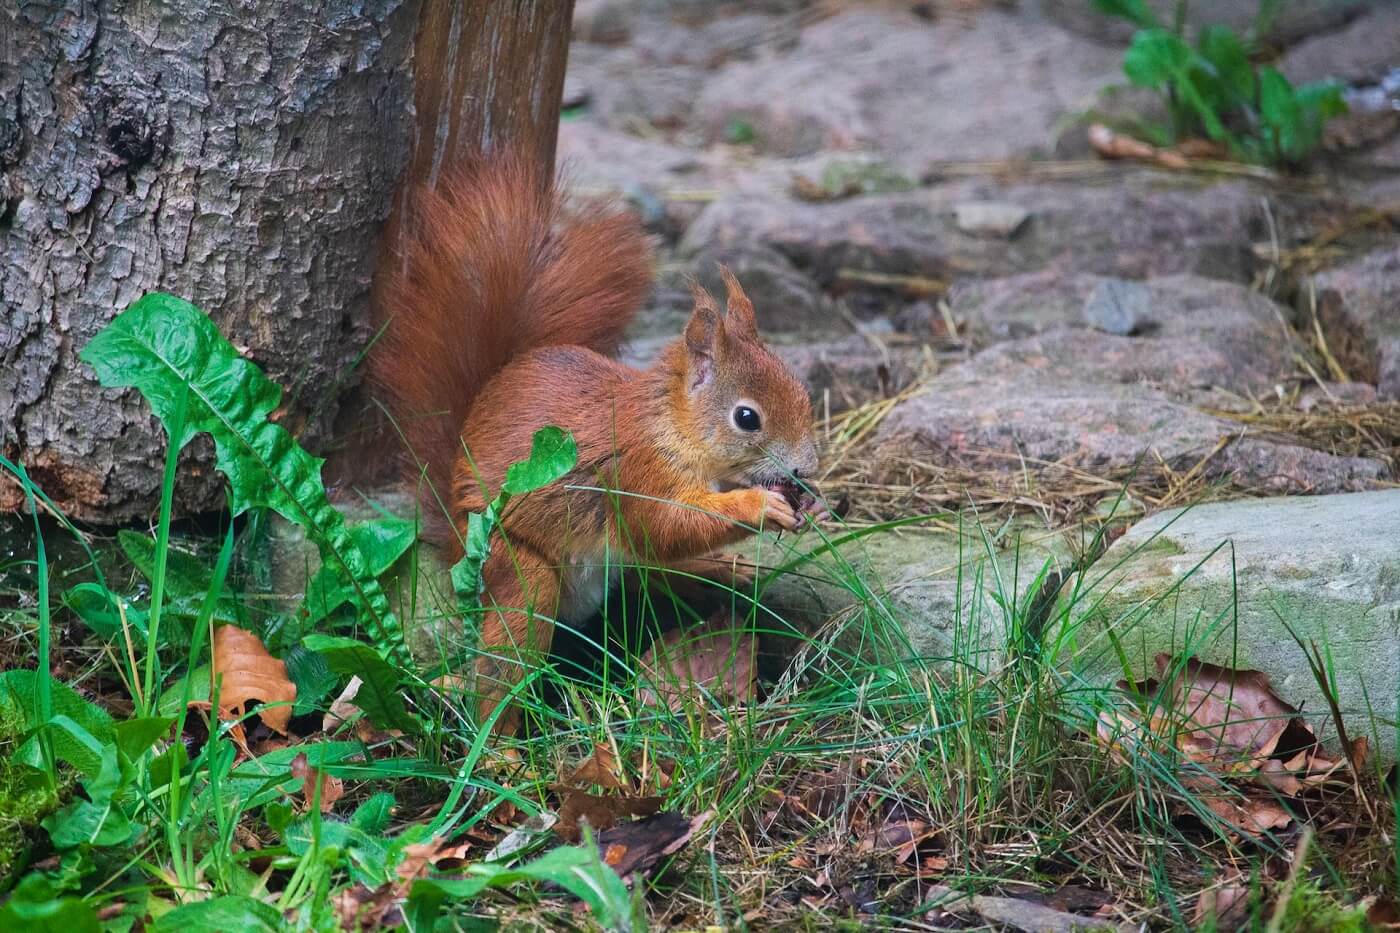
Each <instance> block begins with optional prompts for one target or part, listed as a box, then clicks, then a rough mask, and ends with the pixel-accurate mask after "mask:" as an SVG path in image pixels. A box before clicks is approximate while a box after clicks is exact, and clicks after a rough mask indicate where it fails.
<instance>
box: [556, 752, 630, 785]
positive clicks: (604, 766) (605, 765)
mask: <svg viewBox="0 0 1400 933" xmlns="http://www.w3.org/2000/svg"><path fill="white" fill-rule="evenodd" d="M621 775H622V768H621V766H620V765H619V764H618V761H617V755H615V754H613V750H612V748H610V747H609V746H608V745H606V744H603V743H601V742H599V743H597V744H595V745H594V746H593V754H592V755H590V756H589V757H588V760H587V761H585V762H583V763H582V764H580V765H579V766H578V767H577V768H575V769H574V773H573V774H571V775H570V776H569V781H568V783H570V784H597V785H598V786H599V787H607V788H611V789H613V790H617V789H620V788H625V787H626V786H627V782H626V781H625V780H624V779H623V778H622V777H621Z"/></svg>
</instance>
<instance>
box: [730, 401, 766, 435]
mask: <svg viewBox="0 0 1400 933" xmlns="http://www.w3.org/2000/svg"><path fill="white" fill-rule="evenodd" d="M762 426H763V424H762V422H761V421H760V420H759V417H758V412H756V411H754V410H753V409H752V408H750V407H749V406H747V405H740V406H739V407H738V408H736V409H734V427H736V428H738V429H739V430H740V431H757V430H758V429H759V428H760V427H762Z"/></svg>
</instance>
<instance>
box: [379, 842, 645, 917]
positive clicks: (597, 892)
mask: <svg viewBox="0 0 1400 933" xmlns="http://www.w3.org/2000/svg"><path fill="white" fill-rule="evenodd" d="M467 874H468V877H465V878H424V879H420V880H418V881H415V882H414V883H413V887H412V888H411V889H410V890H409V895H408V904H407V905H406V908H405V913H406V914H407V915H408V916H409V917H410V918H412V920H413V921H414V924H413V925H414V928H415V929H424V930H431V929H432V928H433V921H434V920H435V919H436V917H437V915H438V912H439V911H440V910H441V908H442V905H443V904H444V903H445V902H446V901H449V900H469V899H471V898H474V897H476V896H477V895H478V894H480V893H481V892H482V891H484V890H486V889H487V888H493V887H497V888H499V887H509V886H512V885H516V884H519V883H521V882H523V881H534V882H548V883H552V884H556V885H558V886H559V887H561V888H563V889H564V890H566V891H568V892H569V893H570V894H573V895H574V896H575V897H578V898H579V899H580V900H582V901H583V902H584V903H585V904H587V905H588V906H589V907H590V908H591V909H592V910H593V919H594V920H595V921H596V922H597V923H598V924H599V925H600V926H602V927H603V928H605V929H608V930H621V931H626V930H631V929H632V902H631V898H630V897H629V896H628V894H627V885H626V884H624V883H623V881H622V879H621V878H619V877H618V876H617V873H616V872H614V871H613V870H612V869H611V868H609V867H608V866H607V865H605V864H603V860H602V859H601V858H599V856H598V851H597V849H596V848H594V847H592V846H587V847H585V846H561V847H560V848H557V849H554V850H553V851H551V852H548V853H546V854H545V855H543V856H541V857H540V858H538V859H536V860H535V861H533V862H530V863H528V864H525V865H521V866H519V867H516V868H506V867H504V866H501V865H494V864H489V863H479V864H476V865H471V866H469V867H468V868H467Z"/></svg>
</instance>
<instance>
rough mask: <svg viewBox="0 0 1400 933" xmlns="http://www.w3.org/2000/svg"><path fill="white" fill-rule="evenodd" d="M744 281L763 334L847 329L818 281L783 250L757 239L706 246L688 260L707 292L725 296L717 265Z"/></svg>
mask: <svg viewBox="0 0 1400 933" xmlns="http://www.w3.org/2000/svg"><path fill="white" fill-rule="evenodd" d="M721 265H723V266H727V267H728V268H729V271H730V272H732V273H734V275H735V276H736V277H737V278H738V279H739V282H740V284H742V285H743V286H744V293H745V294H747V295H748V296H749V300H750V301H752V302H753V306H754V313H755V314H756V315H757V316H758V326H759V329H760V330H762V331H763V332H764V333H765V334H770V333H784V332H800V333H805V334H807V335H809V336H812V335H818V334H821V333H823V332H826V333H830V332H832V331H835V330H841V331H848V330H849V329H850V327H849V325H847V324H846V323H845V322H844V321H843V320H842V319H841V318H840V317H838V316H837V315H836V314H835V312H834V311H833V309H832V308H831V306H830V303H829V302H827V301H826V299H825V298H824V297H823V296H822V294H821V291H820V290H819V289H818V288H817V284H816V283H815V282H813V281H812V280H811V279H810V278H808V277H807V276H806V275H804V274H803V273H802V272H799V271H798V270H797V268H796V267H795V266H794V265H793V264H792V262H791V261H790V260H789V259H788V258H787V257H786V256H784V255H783V254H782V253H780V252H778V251H777V250H775V249H772V248H770V247H766V246H762V245H760V244H756V243H749V244H743V245H739V244H736V245H734V246H725V247H715V248H713V249H708V250H705V251H704V252H702V253H700V254H699V255H698V256H696V257H695V259H694V261H693V262H692V263H691V267H692V269H693V270H694V274H695V277H696V278H697V279H698V280H699V282H700V284H701V285H703V286H704V287H705V288H707V289H708V290H709V291H710V293H711V294H713V295H716V296H723V295H724V293H725V291H724V282H723V281H722V280H721V279H720V275H719V269H720V266H721Z"/></svg>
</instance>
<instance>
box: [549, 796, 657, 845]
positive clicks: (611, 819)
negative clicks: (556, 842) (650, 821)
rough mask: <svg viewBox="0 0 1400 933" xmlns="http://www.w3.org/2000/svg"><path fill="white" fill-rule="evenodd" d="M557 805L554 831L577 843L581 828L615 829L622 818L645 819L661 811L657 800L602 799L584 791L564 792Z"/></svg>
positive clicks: (595, 829) (563, 837) (635, 798)
mask: <svg viewBox="0 0 1400 933" xmlns="http://www.w3.org/2000/svg"><path fill="white" fill-rule="evenodd" d="M564 793H565V796H564V802H563V803H562V804H560V806H559V822H558V823H556V824H555V825H554V831H555V832H556V833H558V834H559V836H560V838H562V839H564V840H565V841H566V842H570V843H573V842H578V840H579V839H580V837H581V836H582V832H581V829H580V827H581V825H582V824H583V823H587V824H588V825H589V827H590V828H591V829H592V830H593V831H594V832H595V833H599V832H601V831H603V830H605V829H610V828H612V827H613V826H615V825H616V824H617V822H618V820H619V819H621V818H622V817H648V816H652V815H653V814H655V813H656V812H657V811H658V810H660V809H661V798H660V797H603V796H599V795H598V794H590V793H588V792H587V791H583V790H577V789H573V790H567V791H565V792H564Z"/></svg>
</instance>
